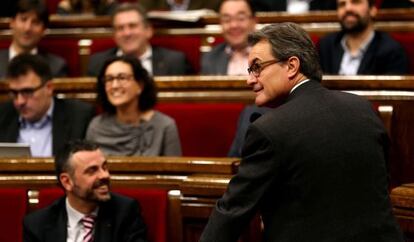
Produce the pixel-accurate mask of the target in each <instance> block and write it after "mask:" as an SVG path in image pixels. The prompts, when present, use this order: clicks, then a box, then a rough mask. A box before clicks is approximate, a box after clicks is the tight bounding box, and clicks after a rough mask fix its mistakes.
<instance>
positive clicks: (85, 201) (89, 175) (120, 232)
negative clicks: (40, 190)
mask: <svg viewBox="0 0 414 242" xmlns="http://www.w3.org/2000/svg"><path fill="white" fill-rule="evenodd" d="M55 165H56V174H57V179H58V182H59V183H60V185H61V186H62V187H63V189H64V190H65V192H66V196H65V197H62V198H60V199H58V200H57V201H55V202H54V203H53V204H52V205H50V206H48V207H46V208H43V209H41V210H38V211H36V212H33V213H31V214H29V215H27V216H26V217H25V219H24V222H23V238H24V241H25V242H35V241H36V242H40V241H42V242H47V241H83V242H92V241H95V242H100V241H107V242H127V241H128V242H129V241H131V242H132V241H134V242H145V241H146V226H145V224H144V221H143V219H142V217H141V215H140V208H139V205H138V203H137V201H135V200H133V199H131V198H127V197H124V196H121V195H117V194H113V193H111V192H110V176H109V170H108V164H107V161H106V158H105V156H104V155H103V153H102V151H101V150H100V149H99V147H98V146H97V145H95V144H93V143H89V142H86V141H77V142H73V144H71V145H70V146H69V147H67V149H65V150H64V151H62V152H61V153H59V154H58V155H57V157H56V159H55Z"/></svg>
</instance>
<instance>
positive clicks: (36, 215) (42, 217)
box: [24, 197, 65, 225]
mask: <svg viewBox="0 0 414 242" xmlns="http://www.w3.org/2000/svg"><path fill="white" fill-rule="evenodd" d="M64 209H65V197H61V198H58V199H57V200H56V201H54V202H53V203H52V204H50V205H49V206H47V207H44V208H40V209H38V210H36V211H34V212H31V213H29V214H27V215H26V216H25V217H24V222H25V223H26V224H42V225H46V224H49V223H53V222H54V221H55V220H56V219H57V217H58V215H59V214H61V213H62V212H65V211H64Z"/></svg>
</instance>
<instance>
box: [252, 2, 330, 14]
mask: <svg viewBox="0 0 414 242" xmlns="http://www.w3.org/2000/svg"><path fill="white" fill-rule="evenodd" d="M252 5H253V8H254V9H255V10H256V11H286V9H287V0H277V1H275V0H254V1H252ZM335 9H336V1H333V0H313V1H310V6H309V10H311V11H312V10H335Z"/></svg>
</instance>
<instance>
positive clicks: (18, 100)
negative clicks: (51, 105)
mask: <svg viewBox="0 0 414 242" xmlns="http://www.w3.org/2000/svg"><path fill="white" fill-rule="evenodd" d="M14 103H15V104H16V105H18V106H21V105H23V104H24V103H26V98H24V97H23V95H22V94H21V93H17V94H16V96H15V97H14Z"/></svg>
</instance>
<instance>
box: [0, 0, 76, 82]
mask: <svg viewBox="0 0 414 242" xmlns="http://www.w3.org/2000/svg"><path fill="white" fill-rule="evenodd" d="M48 23H49V15H48V12H47V8H46V6H45V5H44V4H42V3H41V1H36V0H20V1H18V2H17V6H16V11H15V12H14V15H13V17H12V18H11V20H10V30H11V32H12V43H11V45H10V47H9V48H8V49H3V50H0V79H2V78H4V77H5V75H6V69H7V64H8V63H9V61H10V60H11V59H13V57H15V56H17V55H19V54H22V53H30V54H39V55H41V56H42V57H43V58H44V59H45V60H46V61H47V63H48V64H49V67H50V70H51V73H52V76H53V77H60V76H66V75H67V72H68V67H67V65H66V61H65V60H64V59H62V58H61V57H58V56H56V55H54V54H51V53H48V52H45V51H42V50H40V49H38V44H39V42H40V40H41V39H42V37H43V36H44V35H45V31H46V28H47V25H48Z"/></svg>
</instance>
